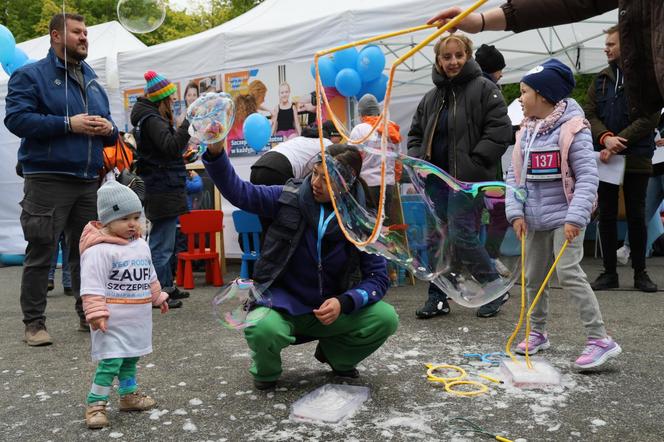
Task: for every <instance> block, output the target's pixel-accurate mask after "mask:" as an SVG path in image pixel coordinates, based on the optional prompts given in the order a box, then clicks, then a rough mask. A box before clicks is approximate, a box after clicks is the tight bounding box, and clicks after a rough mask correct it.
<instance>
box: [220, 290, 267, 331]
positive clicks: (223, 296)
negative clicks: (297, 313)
mask: <svg viewBox="0 0 664 442" xmlns="http://www.w3.org/2000/svg"><path fill="white" fill-rule="evenodd" d="M261 291H262V290H261V289H259V288H258V287H257V286H256V284H254V282H253V281H252V280H251V279H236V280H235V281H233V282H232V283H231V284H229V285H228V286H227V287H224V288H223V289H222V290H221V291H220V292H219V293H218V294H217V295H216V296H215V297H214V299H213V300H212V312H213V313H214V315H215V317H216V318H217V320H219V322H220V323H221V324H222V325H223V326H224V327H226V328H230V329H234V330H242V329H244V328H246V327H251V326H252V325H256V324H257V323H258V321H260V320H261V319H263V318H264V317H265V315H267V314H268V313H269V310H268V309H269V308H270V307H271V303H270V300H269V298H268V297H267V296H265V295H264V294H263V293H261ZM258 306H262V307H267V308H259V309H256V307H258Z"/></svg>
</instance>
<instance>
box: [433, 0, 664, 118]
mask: <svg viewBox="0 0 664 442" xmlns="http://www.w3.org/2000/svg"><path fill="white" fill-rule="evenodd" d="M615 8H619V13H618V24H619V29H620V30H619V33H620V45H621V47H622V60H623V70H624V72H625V92H626V93H627V102H628V104H629V114H630V118H631V119H632V120H634V119H636V118H638V117H639V116H644V115H645V116H649V115H652V114H653V113H654V112H657V111H659V110H660V109H661V108H662V107H663V106H664V98H663V97H664V26H662V23H664V2H662V0H604V1H599V0H574V1H572V0H508V1H507V3H505V4H503V5H501V6H500V7H499V8H493V9H489V10H488V11H485V12H482V13H477V12H475V13H472V14H470V15H469V16H468V17H466V18H465V19H464V20H462V21H461V23H460V24H459V26H458V27H457V29H461V30H462V31H465V32H470V33H476V32H481V31H503V30H504V31H514V32H522V31H527V30H529V29H535V28H540V27H547V26H555V25H562V24H565V23H575V22H578V21H581V20H585V19H587V18H590V17H593V16H595V15H600V14H603V13H605V12H607V11H610V10H612V9H615ZM461 11H462V9H461V8H460V7H458V6H454V7H451V8H447V9H444V10H442V11H441V12H440V13H438V14H436V15H435V16H434V17H432V18H431V19H430V20H429V23H440V24H441V25H442V24H444V23H447V21H449V20H450V19H452V18H453V17H455V16H457V15H458V14H459V13H460V12H461Z"/></svg>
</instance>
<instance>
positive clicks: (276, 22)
mask: <svg viewBox="0 0 664 442" xmlns="http://www.w3.org/2000/svg"><path fill="white" fill-rule="evenodd" d="M472 3H473V2H472V1H469V0H454V1H450V0H444V1H438V2H431V1H427V0H365V1H362V2H358V1H357V0H335V1H333V2H302V1H300V0H266V1H264V2H263V3H261V4H260V5H258V6H257V7H255V8H253V9H252V10H250V11H248V12H247V13H245V14H243V15H241V16H239V17H237V18H235V19H234V20H231V21H229V22H227V23H224V24H222V25H220V26H218V27H216V28H213V29H210V30H208V31H205V32H202V33H200V34H197V35H192V36H190V37H186V38H183V39H180V40H176V41H171V42H168V43H164V44H160V45H157V46H152V47H149V48H147V49H144V50H137V51H130V52H122V53H121V54H119V57H118V65H119V71H120V72H121V74H120V88H121V89H129V88H135V87H137V86H140V85H142V84H144V80H143V73H144V72H145V71H147V70H150V69H154V70H157V69H158V70H159V73H160V74H162V75H164V76H166V77H167V78H170V79H180V78H187V77H194V76H205V75H213V74H216V73H218V72H221V71H224V72H228V71H239V70H244V69H255V68H263V67H266V66H271V65H289V64H293V63H304V62H311V61H312V60H313V56H314V54H315V52H316V51H319V50H322V49H327V48H332V47H335V46H338V45H340V44H342V43H346V42H351V41H357V40H361V39H365V38H368V37H373V36H377V35H381V34H385V33H389V32H394V31H397V30H400V29H405V28H409V27H414V26H419V25H421V24H423V23H425V22H426V20H427V19H428V18H430V17H431V16H433V15H434V14H435V13H436V12H438V11H439V10H441V9H443V8H445V7H447V6H452V5H460V6H462V7H463V6H466V7H467V6H470V5H471V4H472ZM501 3H502V1H498V0H490V1H489V2H487V4H486V5H485V6H483V8H482V9H483V10H484V9H486V8H488V7H492V6H497V5H499V4H501ZM616 22H617V11H613V12H610V13H607V14H604V15H603V16H600V17H596V18H593V19H590V20H587V21H584V22H582V23H578V24H573V25H565V26H558V27H555V28H550V29H542V30H537V31H529V32H524V33H521V34H513V33H508V32H485V33H482V34H479V35H473V36H472V40H473V42H474V43H475V45H476V46H479V45H480V44H482V43H488V44H495V45H496V47H497V48H498V49H499V50H501V52H503V54H504V56H505V59H506V63H507V68H506V69H505V71H504V75H505V80H504V82H515V81H518V80H519V78H521V76H523V74H524V73H525V72H527V71H528V70H529V69H530V68H531V67H533V66H535V65H537V64H538V63H539V62H541V61H543V60H546V59H548V58H550V57H557V58H559V59H561V60H562V61H563V62H565V63H567V64H568V65H570V66H571V67H573V68H574V69H575V70H576V71H578V72H594V71H597V70H598V69H599V68H600V67H601V66H603V65H604V63H605V57H604V54H603V52H602V50H603V46H604V37H603V35H602V33H603V30H604V29H606V28H608V27H609V26H610V25H612V24H614V23H616ZM432 32H433V29H429V30H426V31H421V32H418V33H415V34H408V35H404V36H401V37H395V38H390V39H386V40H384V41H380V42H378V44H380V45H382V47H383V48H384V53H385V54H386V55H387V66H388V67H389V65H390V64H391V63H392V61H394V60H395V59H396V58H397V57H398V56H401V55H403V54H404V53H405V52H406V51H408V50H409V49H411V48H412V47H413V46H415V45H416V44H417V43H418V42H420V41H422V40H423V39H424V38H425V37H426V36H428V35H430V34H431V33H432ZM433 58H434V57H433V47H432V45H431V46H430V47H428V48H426V49H425V50H423V51H421V52H419V53H418V54H416V55H415V56H414V57H412V58H411V59H409V60H408V61H407V62H406V63H405V64H404V65H402V66H401V67H399V68H398V73H397V75H396V76H395V83H394V84H395V88H394V91H393V100H392V105H391V106H390V118H391V119H392V120H394V121H396V122H397V123H399V124H400V126H401V128H402V132H403V134H404V135H405V133H406V132H407V131H408V128H409V126H410V120H411V118H412V115H413V112H414V110H415V107H416V106H417V103H418V102H419V100H420V98H421V97H422V95H423V94H424V93H425V92H426V91H427V90H428V89H430V88H431V87H432V83H431V63H432V62H433ZM254 160H255V158H251V157H250V158H238V159H235V158H234V159H233V162H234V164H235V166H236V169H237V170H238V173H239V174H240V176H242V177H243V178H245V179H246V178H248V176H249V165H250V164H251V162H253V161H254ZM223 209H224V213H225V219H226V220H227V221H225V222H224V224H225V231H224V232H225V237H226V238H231V239H228V240H227V241H226V242H225V244H226V247H227V249H226V252H227V256H239V248H238V246H237V244H236V241H235V240H234V239H232V238H234V236H235V233H234V230H233V226H232V221H231V218H230V214H231V212H232V210H233V207H232V206H230V204H228V203H227V202H225V203H224V204H223Z"/></svg>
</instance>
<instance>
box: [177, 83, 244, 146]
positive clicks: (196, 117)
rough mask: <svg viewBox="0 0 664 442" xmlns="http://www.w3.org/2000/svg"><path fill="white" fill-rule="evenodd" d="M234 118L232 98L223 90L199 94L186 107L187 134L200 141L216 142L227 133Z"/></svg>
mask: <svg viewBox="0 0 664 442" xmlns="http://www.w3.org/2000/svg"><path fill="white" fill-rule="evenodd" d="M234 118H235V105H234V104H233V98H232V97H231V96H230V95H228V94H227V93H225V92H210V93H206V94H203V95H201V96H200V97H198V98H197V99H196V101H194V102H193V103H191V105H190V106H189V108H188V109H187V120H189V123H190V125H189V135H191V136H192V137H194V138H196V139H198V140H199V142H201V143H205V144H212V143H217V142H219V141H221V140H223V139H224V138H226V135H228V131H229V130H230V129H231V127H232V126H233V119H234Z"/></svg>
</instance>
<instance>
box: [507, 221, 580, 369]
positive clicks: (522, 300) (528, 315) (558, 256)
mask: <svg viewBox="0 0 664 442" xmlns="http://www.w3.org/2000/svg"><path fill="white" fill-rule="evenodd" d="M521 237H522V240H521V241H522V242H521V256H522V261H521V284H522V285H521V306H522V311H523V306H524V305H525V304H524V300H525V296H524V292H525V284H524V274H525V273H524V272H525V265H524V259H523V256H524V255H525V253H524V252H525V249H526V247H525V239H523V237H524V235H523V234H522V235H521ZM568 245H569V240H565V242H564V243H563V245H562V247H561V248H560V252H558V255H557V256H556V259H555V260H554V261H553V264H551V268H550V269H549V273H547V274H546V277H545V278H544V281H542V285H540V288H539V290H538V291H537V295H535V298H533V302H532V303H531V304H530V307H529V308H528V312H527V313H526V355H525V356H526V366H527V367H528V368H533V364H532V363H531V362H530V354H529V353H528V343H529V340H528V338H529V337H530V315H531V313H532V312H533V310H534V309H535V306H536V305H537V303H538V302H539V299H540V297H541V296H542V293H543V292H544V289H545V288H546V285H547V284H548V283H549V279H551V276H552V275H553V271H554V270H555V269H556V266H557V265H558V261H560V258H561V257H562V256H563V253H565V249H566V248H567V246H568ZM520 327H521V318H519V325H518V326H517V328H516V330H514V333H513V336H515V335H516V334H517V333H518V332H519V329H520ZM511 338H512V337H510V339H511ZM510 343H511V342H510V341H508V348H507V351H508V354H509V355H510V357H511V358H512V360H513V361H515V362H518V361H517V359H516V358H515V357H514V355H513V354H512V353H511V352H509V344H510Z"/></svg>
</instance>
